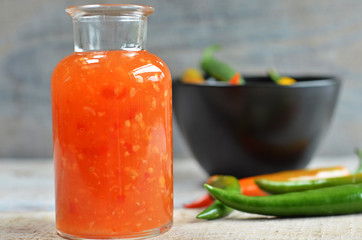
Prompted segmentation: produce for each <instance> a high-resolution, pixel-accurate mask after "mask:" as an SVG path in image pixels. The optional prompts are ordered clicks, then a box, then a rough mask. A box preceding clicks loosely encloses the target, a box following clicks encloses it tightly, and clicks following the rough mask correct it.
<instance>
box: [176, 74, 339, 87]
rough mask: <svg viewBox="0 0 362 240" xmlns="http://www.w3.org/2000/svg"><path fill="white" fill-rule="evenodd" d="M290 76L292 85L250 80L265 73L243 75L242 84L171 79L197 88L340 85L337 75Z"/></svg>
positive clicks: (261, 76)
mask: <svg viewBox="0 0 362 240" xmlns="http://www.w3.org/2000/svg"><path fill="white" fill-rule="evenodd" d="M289 76H290V77H291V78H294V79H296V80H297V82H295V83H294V84H292V85H278V84H275V83H274V82H272V81H270V82H250V80H251V81H252V80H253V79H254V80H256V79H267V78H269V77H268V76H266V75H245V76H243V77H244V78H245V79H246V80H248V79H249V82H248V81H247V82H246V83H245V84H243V85H232V84H229V83H227V82H217V81H215V82H214V81H211V82H210V83H208V84H204V83H183V82H181V79H180V78H175V80H173V82H172V84H173V85H179V86H189V87H198V88H217V87H219V88H254V87H257V88H260V87H265V88H309V87H326V86H333V85H340V84H341V80H340V78H339V77H338V76H331V75H295V76H292V75H289Z"/></svg>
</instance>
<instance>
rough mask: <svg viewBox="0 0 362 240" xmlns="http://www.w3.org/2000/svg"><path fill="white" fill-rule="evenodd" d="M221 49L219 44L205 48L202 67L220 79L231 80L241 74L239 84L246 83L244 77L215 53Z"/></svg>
mask: <svg viewBox="0 0 362 240" xmlns="http://www.w3.org/2000/svg"><path fill="white" fill-rule="evenodd" d="M220 49H221V46H220V45H218V44H215V45H211V46H209V47H207V48H206V49H205V50H204V53H203V56H202V59H201V68H202V69H203V70H204V71H205V72H206V73H207V74H209V75H210V76H212V77H214V78H215V79H216V80H218V81H225V82H227V81H230V80H231V79H232V78H233V77H234V76H236V75H239V78H240V81H235V80H234V82H239V84H243V83H244V79H243V78H242V77H241V76H240V74H239V73H238V72H236V71H235V70H234V69H233V68H232V67H231V66H229V65H228V64H226V63H224V62H222V61H219V60H218V59H216V58H215V57H214V56H213V54H214V52H216V51H218V50H220Z"/></svg>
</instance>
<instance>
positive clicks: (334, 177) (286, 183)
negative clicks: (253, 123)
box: [184, 149, 362, 220]
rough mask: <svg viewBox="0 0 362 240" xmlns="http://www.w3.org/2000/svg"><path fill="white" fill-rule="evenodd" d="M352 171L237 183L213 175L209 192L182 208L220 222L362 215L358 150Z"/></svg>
mask: <svg viewBox="0 0 362 240" xmlns="http://www.w3.org/2000/svg"><path fill="white" fill-rule="evenodd" d="M356 153H357V155H358V158H359V161H360V163H359V167H358V168H357V170H356V171H355V172H353V173H350V172H349V171H348V169H346V168H345V167H343V166H334V167H328V168H317V169H301V170H290V171H283V172H278V173H272V174H267V175H259V176H254V177H247V178H243V179H236V178H235V177H233V176H225V175H214V176H211V177H210V178H209V179H208V181H207V183H206V184H205V185H204V186H205V188H206V189H207V190H208V192H209V194H205V195H204V196H202V197H200V198H199V199H197V200H196V201H194V202H192V203H189V204H184V207H185V208H206V209H205V210H203V211H202V212H201V213H199V214H198V215H197V216H196V217H197V218H199V219H207V220H213V219H219V218H222V217H225V216H227V215H229V214H230V213H231V212H232V211H233V210H239V211H242V212H247V213H254V214H261V215H269V216H276V217H305V216H329V215H342V214H352V213H360V212H362V150H360V149H357V150H356Z"/></svg>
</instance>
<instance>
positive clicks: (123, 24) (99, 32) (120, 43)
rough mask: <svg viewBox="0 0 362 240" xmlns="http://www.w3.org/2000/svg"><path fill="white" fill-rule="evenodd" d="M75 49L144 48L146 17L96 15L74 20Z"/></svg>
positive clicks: (83, 50) (77, 50) (84, 50)
mask: <svg viewBox="0 0 362 240" xmlns="http://www.w3.org/2000/svg"><path fill="white" fill-rule="evenodd" d="M73 31H74V51H75V52H86V51H107V50H133V51H137V50H143V49H145V48H146V36H147V35H146V32H147V19H146V17H129V16H126V17H115V16H94V17H81V18H78V19H74V20H73Z"/></svg>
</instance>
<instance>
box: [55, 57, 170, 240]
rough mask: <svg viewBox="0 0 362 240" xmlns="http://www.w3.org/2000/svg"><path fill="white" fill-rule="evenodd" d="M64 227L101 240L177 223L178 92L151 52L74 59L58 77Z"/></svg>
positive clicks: (59, 201) (59, 199) (59, 219)
mask: <svg viewBox="0 0 362 240" xmlns="http://www.w3.org/2000/svg"><path fill="white" fill-rule="evenodd" d="M51 91H52V109H53V137H54V139H53V141H54V144H53V146H54V164H55V187H56V225H57V229H58V230H59V231H60V232H62V233H65V234H69V235H73V236H77V237H85V238H97V237H98V238H99V237H110V236H121V235H127V234H134V233H137V232H142V231H148V230H151V229H155V228H158V227H160V226H162V225H165V224H168V223H170V222H172V212H173V189H172V181H173V175H172V101H171V99H172V98H171V95H172V89H171V76H170V73H169V70H168V68H167V66H166V65H165V63H164V62H163V61H162V60H160V59H159V58H158V57H156V56H155V55H152V54H150V53H149V52H147V51H135V52H129V51H122V50H119V51H96V52H84V53H74V54H72V55H70V56H68V57H66V58H65V59H63V60H62V61H61V62H60V63H59V64H58V65H57V67H56V68H55V70H54V73H53V76H52V86H51Z"/></svg>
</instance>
